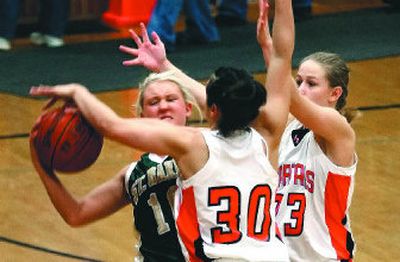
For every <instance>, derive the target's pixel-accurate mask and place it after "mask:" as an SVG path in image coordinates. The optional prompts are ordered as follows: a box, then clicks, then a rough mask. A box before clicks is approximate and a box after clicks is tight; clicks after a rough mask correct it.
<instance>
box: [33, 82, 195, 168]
mask: <svg viewBox="0 0 400 262" xmlns="http://www.w3.org/2000/svg"><path fill="white" fill-rule="evenodd" d="M30 94H31V95H33V96H50V97H63V98H67V99H72V100H73V101H74V102H75V104H76V105H77V107H78V108H79V110H80V111H81V112H82V114H83V115H84V116H85V118H86V119H87V120H88V121H89V122H90V123H91V124H92V125H93V126H94V127H95V128H96V129H97V130H98V131H99V132H100V133H102V134H103V135H104V136H105V137H108V138H110V139H112V140H115V141H118V142H120V143H122V144H125V145H128V146H130V147H133V148H136V149H139V150H141V151H144V152H153V153H156V154H160V155H170V156H171V157H173V158H175V160H177V161H178V160H179V159H180V158H181V157H182V156H183V155H184V154H187V153H188V152H189V151H190V149H191V148H192V147H191V146H192V145H193V143H192V141H193V140H194V136H198V135H199V131H198V130H197V129H196V128H193V127H185V126H176V125H173V124H170V123H167V122H165V121H161V120H158V119H146V118H134V119H132V118H121V117H119V116H118V115H117V114H116V113H115V112H114V111H113V110H112V109H111V108H109V107H108V106H107V105H105V104H104V103H103V102H101V101H100V100H98V99H97V98H96V97H95V96H94V95H93V94H91V93H90V92H89V91H88V90H87V89H86V88H85V87H83V86H81V85H79V84H67V85H58V86H54V87H49V86H40V87H32V88H31V90H30ZM177 134H179V136H178V135H177Z"/></svg>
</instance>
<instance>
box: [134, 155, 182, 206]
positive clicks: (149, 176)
mask: <svg viewBox="0 0 400 262" xmlns="http://www.w3.org/2000/svg"><path fill="white" fill-rule="evenodd" d="M178 173H179V169H178V166H177V165H176V163H175V161H174V160H167V161H164V162H162V163H161V164H157V165H156V166H152V167H150V168H149V169H148V170H147V172H146V174H143V175H142V176H141V177H138V178H136V180H135V182H134V183H133V184H132V186H131V188H130V193H131V196H132V201H133V203H134V204H135V205H137V203H138V201H139V197H140V196H141V195H142V194H143V193H144V192H145V191H146V190H147V189H148V188H151V187H153V186H156V185H158V184H160V183H162V182H164V181H167V180H171V179H176V178H177V177H178Z"/></svg>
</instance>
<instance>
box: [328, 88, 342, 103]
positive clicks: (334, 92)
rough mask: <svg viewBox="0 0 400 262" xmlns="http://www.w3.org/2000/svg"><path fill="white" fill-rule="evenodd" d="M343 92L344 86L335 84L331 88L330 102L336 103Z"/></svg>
mask: <svg viewBox="0 0 400 262" xmlns="http://www.w3.org/2000/svg"><path fill="white" fill-rule="evenodd" d="M342 93H343V88H342V87H341V86H335V87H334V88H331V92H330V97H329V102H331V103H336V101H338V100H339V97H340V96H341V95H342Z"/></svg>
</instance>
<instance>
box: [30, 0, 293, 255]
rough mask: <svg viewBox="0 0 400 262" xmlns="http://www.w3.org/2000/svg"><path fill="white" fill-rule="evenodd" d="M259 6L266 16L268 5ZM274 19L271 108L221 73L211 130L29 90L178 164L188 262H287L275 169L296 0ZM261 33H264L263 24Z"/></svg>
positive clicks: (59, 90)
mask: <svg viewBox="0 0 400 262" xmlns="http://www.w3.org/2000/svg"><path fill="white" fill-rule="evenodd" d="M260 6H261V13H263V11H265V8H266V4H265V3H264V2H261V4H260ZM276 11H277V14H278V15H277V16H276V18H275V26H274V32H276V34H275V39H274V44H273V48H272V53H271V59H270V62H269V68H268V76H267V89H268V102H267V103H266V100H267V99H266V96H267V94H266V90H265V87H264V86H263V85H262V84H260V83H258V82H257V81H255V80H254V79H253V77H252V76H251V75H250V74H248V73H247V72H246V71H244V70H239V69H234V68H220V69H218V70H216V71H215V73H214V74H213V75H212V76H211V78H210V80H209V82H208V84H207V87H206V92H207V96H206V102H207V116H208V120H209V122H210V124H211V128H210V129H202V128H194V127H181V126H176V125H172V124H170V123H166V122H165V121H160V120H155V119H139V118H136V119H124V118H121V117H119V116H117V115H116V114H115V113H114V112H113V111H112V110H111V109H110V108H109V107H107V106H106V105H105V104H103V103H102V102H101V101H99V100H98V99H97V98H96V97H95V96H94V95H92V94H91V93H90V92H89V91H88V90H87V89H86V88H84V87H82V86H80V85H77V84H70V85H61V86H55V87H46V86H42V87H34V88H32V89H31V94H32V95H46V96H56V97H64V98H67V99H73V100H74V102H75V104H76V105H77V106H78V108H79V109H80V110H81V112H82V113H83V115H84V116H85V117H86V119H87V120H88V121H89V122H90V123H91V124H92V125H93V126H94V127H95V128H96V129H98V130H99V131H100V132H101V133H102V134H103V135H105V136H106V137H108V138H111V139H113V140H116V141H119V142H121V143H124V144H127V145H129V146H132V147H134V148H137V149H139V150H142V151H150V152H154V153H157V154H159V155H170V156H171V157H173V158H174V159H175V161H176V163H177V165H178V167H179V170H180V177H181V179H182V188H181V189H182V194H181V198H180V199H177V202H178V203H179V206H178V207H177V208H178V213H177V214H176V215H177V226H178V231H179V234H180V238H181V241H182V243H185V248H186V249H185V250H186V252H185V255H187V259H188V260H190V261H207V260H225V261H232V260H236V261H288V254H287V249H286V246H285V245H284V244H283V242H282V241H281V239H279V237H278V236H277V233H278V232H277V231H276V227H275V213H274V201H275V190H276V186H277V183H278V177H277V174H276V172H275V170H274V168H273V167H272V166H273V165H275V164H276V160H277V153H278V148H279V142H280V137H281V135H282V132H283V130H284V127H285V123H286V119H287V114H288V111H289V99H290V93H289V83H290V81H291V78H290V70H291V63H290V62H291V58H292V53H293V47H294V23H293V14H292V10H291V0H280V1H279V2H277V3H276ZM261 17H263V18H265V15H262V16H261ZM258 25H259V31H260V30H261V31H263V32H264V31H265V26H266V23H265V21H260V22H259V24H258ZM142 36H143V35H142ZM144 36H145V37H146V35H144ZM153 37H154V35H153ZM145 41H148V40H145ZM155 41H159V39H158V38H156V39H155ZM265 103H266V104H265ZM264 104H265V105H264ZM252 123H254V125H253V126H254V129H253V128H251V127H250V124H252ZM271 163H272V165H271Z"/></svg>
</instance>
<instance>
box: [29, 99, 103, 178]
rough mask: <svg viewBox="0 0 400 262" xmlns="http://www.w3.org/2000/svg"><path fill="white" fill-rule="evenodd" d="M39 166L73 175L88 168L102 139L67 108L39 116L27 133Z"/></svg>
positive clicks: (74, 108) (79, 116)
mask: <svg viewBox="0 0 400 262" xmlns="http://www.w3.org/2000/svg"><path fill="white" fill-rule="evenodd" d="M31 137H32V139H34V140H33V145H34V147H35V149H36V152H37V154H38V156H39V159H40V161H41V163H42V164H43V165H45V166H47V167H50V168H52V169H54V170H57V171H60V172H65V173H73V172H79V171H82V170H83V169H85V168H87V167H89V166H90V165H92V164H93V163H94V162H95V161H96V159H97V158H98V156H99V154H100V151H101V149H102V147H103V140H104V139H103V136H102V135H101V134H99V133H98V132H97V131H96V130H95V129H94V128H93V127H92V126H91V125H90V124H89V123H88V122H87V121H86V119H85V118H84V117H83V115H82V114H81V113H80V112H79V110H78V109H77V108H76V107H74V106H71V105H66V106H63V107H59V108H56V109H53V110H51V111H49V112H46V113H45V114H43V115H42V116H41V117H40V118H39V119H38V121H37V124H36V125H35V126H34V127H33V129H32V131H31Z"/></svg>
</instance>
